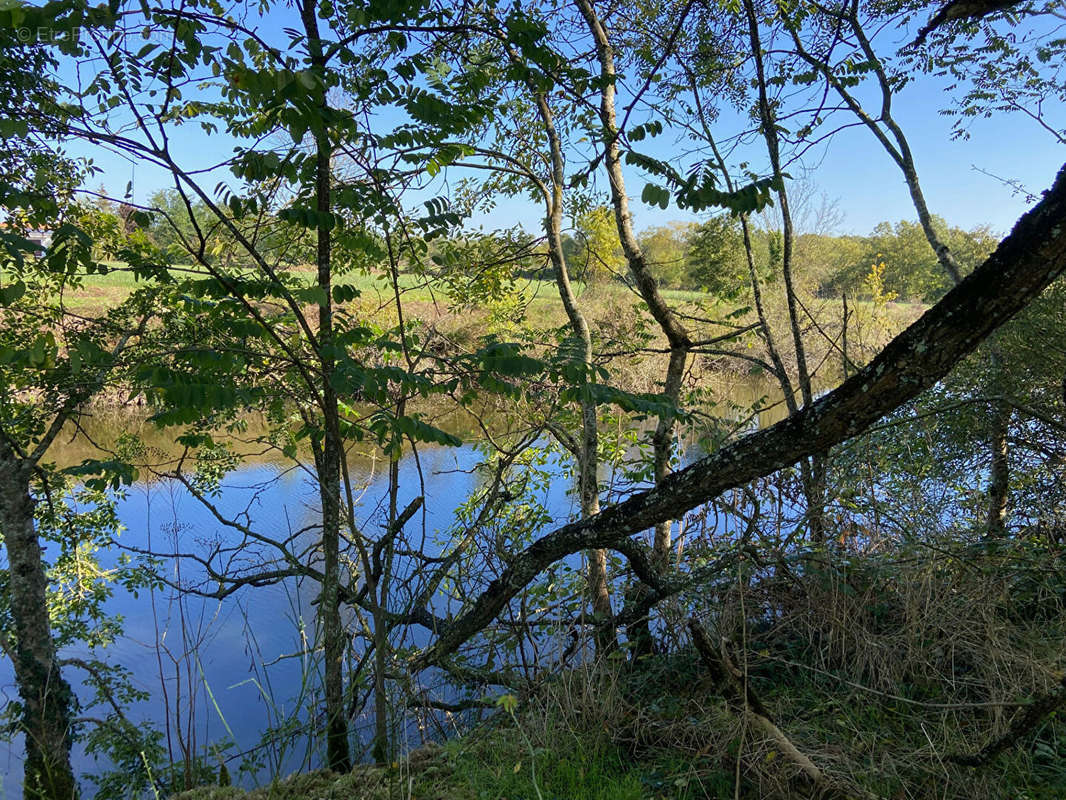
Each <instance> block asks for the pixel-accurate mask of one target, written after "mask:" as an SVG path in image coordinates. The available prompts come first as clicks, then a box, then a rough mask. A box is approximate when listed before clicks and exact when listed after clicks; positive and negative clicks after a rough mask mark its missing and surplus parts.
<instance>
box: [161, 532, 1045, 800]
mask: <svg viewBox="0 0 1066 800" xmlns="http://www.w3.org/2000/svg"><path fill="white" fill-rule="evenodd" d="M796 581H799V582H800V583H799V587H797V584H796ZM744 594H745V597H744V600H743V603H742V604H741V603H740V602H739V599H738V596H737V592H736V590H734V589H730V590H726V591H725V592H724V593H722V594H716V593H715V592H714V591H713V590H710V589H709V588H708V590H706V591H702V592H698V593H697V595H698V596H699V597H700V598H701V599H702V603H698V604H697V605H699V606H701V607H702V608H704V609H705V615H704V617H703V624H704V625H705V626H706V628H707V629H708V630H710V631H711V632H712V633H713V636H712V639H713V640H714V641H715V642H716V643H717V642H719V641H721V642H723V644H722V650H721V653H722V654H723V655H722V656H721V659H722V660H720V661H719V662H717V664H718V669H717V671H716V668H715V662H714V661H713V659H714V656H710V657H708V655H707V654H706V653H705V652H704V653H701V654H700V655H699V656H697V655H696V653H695V652H694V651H693V650H692V649H691V648H690V647H689V646H687V645H682V646H680V647H679V648H678V649H676V650H675V651H674V652H673V653H672V654H670V655H666V656H654V657H647V658H644V659H641V660H640V661H638V662H636V663H632V662H630V663H628V664H625V663H622V662H621V661H620V660H619V659H616V658H608V659H607V660H606V661H605V662H601V663H599V664H597V665H592V666H586V667H576V668H571V669H569V670H548V671H547V672H546V673H545V674H544V675H542V677H540V678H539V679H538V680H537V682H536V683H534V684H533V685H531V686H530V687H529V688H528V689H527V690H526V691H524V692H523V693H522V700H521V702H520V703H519V705H518V707H517V711H516V712H515V713H514V714H509V713H507V712H505V711H497V712H495V713H494V714H492V715H491V716H490V717H489V718H488V719H487V720H486V721H484V722H482V723H481V724H480V725H479V726H477V727H475V728H473V729H472V730H470V731H469V732H468V733H466V734H465V735H463V736H459V737H457V738H455V739H453V740H451V741H449V742H447V743H445V744H444V745H431V746H429V747H425V748H422V749H417V750H415V751H414V752H413V753H412V754H411V755H410V756H407V757H404V758H401V759H400V760H398V761H397V762H396V763H395V764H393V765H391V766H390V767H389V768H376V767H361V768H359V769H358V770H357V771H355V772H353V773H352V774H349V775H344V776H336V775H329V774H325V773H316V774H312V775H300V776H294V777H291V778H289V779H287V780H282V781H280V782H278V783H275V784H274V785H271V786H266V787H263V788H260V789H256V790H254V791H251V792H245V791H242V790H240V789H236V788H233V787H218V786H214V787H203V788H200V789H197V790H194V791H191V792H186V793H183V794H179V795H177V796H176V797H177V798H180V800H238V799H240V800H327V799H329V800H341V798H344V800H359V799H362V800H385V798H389V800H392V799H393V798H411V799H412V800H414V799H416V798H420V799H421V800H435V799H436V800H451V799H452V798H454V799H455V800H500V799H502V798H506V799H507V800H549V799H551V800H636V798H657V799H658V798H676V800H696V799H697V798H710V799H712V800H728V799H730V798H746V799H747V800H756V799H757V798H758V799H759V800H762V798H779V799H780V800H801V799H802V800H809V798H811V797H815V796H818V797H822V798H829V797H832V798H836V799H837V800H842V799H843V798H847V799H848V800H851V798H856V799H860V798H861V799H862V800H872V799H873V798H877V799H878V800H911V798H913V799H914V800H919V799H923V798H937V799H938V800H975V798H980V799H981V800H1057V798H1061V797H1064V796H1066V766H1064V765H1066V720H1064V719H1061V718H1060V715H1061V714H1062V713H1063V712H1062V711H1061V710H1059V711H1058V712H1057V713H1056V709H1062V708H1066V689H1064V688H1063V687H1064V683H1063V681H1064V678H1063V669H1064V666H1066V645H1064V644H1063V642H1064V641H1066V614H1064V613H1063V606H1064V603H1066V546H1063V545H1061V544H1047V545H1043V546H1039V547H1037V546H1035V545H1034V544H1033V543H1032V542H1028V543H1026V542H1018V543H1012V544H1011V545H1009V546H1005V547H1003V548H1002V549H1000V550H998V551H996V552H989V551H988V550H987V548H986V547H984V546H983V545H981V544H980V543H977V544H974V545H966V544H959V543H958V542H951V541H947V540H938V541H936V542H930V543H929V546H928V547H927V546H926V545H919V546H917V547H914V548H910V547H909V546H901V547H899V548H897V549H895V550H893V551H891V552H887V551H886V552H869V553H861V552H852V553H849V554H846V555H845V554H842V553H835V552H833V551H830V552H828V553H826V552H822V553H811V554H810V556H809V557H807V558H805V559H804V560H802V561H800V562H797V563H796V564H795V571H794V572H792V571H790V572H789V573H788V575H785V574H780V575H773V574H769V573H767V574H765V575H763V576H762V577H759V578H753V579H752V582H751V583H750V584H749V585H748V586H747V587H746V588H745V589H744ZM1019 603H1022V607H1020V606H1019ZM741 612H743V615H742V614H741ZM670 624H671V625H672V627H673V628H675V629H679V630H683V629H684V628H685V625H684V620H683V619H679V620H674V621H673V622H672V623H670ZM723 637H724V638H723ZM741 643H745V645H746V646H742V645H741ZM730 650H731V651H732V655H731V656H730V657H731V658H732V659H733V661H734V664H735V665H736V666H735V667H734V668H735V669H736V672H735V673H734V674H736V675H737V676H738V680H739V679H741V676H742V680H744V681H746V682H747V687H748V689H747V691H748V692H749V698H750V699H749V702H750V704H751V705H750V706H749V709H754V711H751V710H748V711H746V710H745V709H744V708H743V707H742V706H741V703H740V701H739V695H737V694H735V693H734V694H732V695H731V693H730V692H729V691H728V690H727V688H726V685H727V681H726V680H724V679H723V678H721V677H720V676H722V675H723V674H725V673H723V672H722V671H721V667H722V666H723V665H728V663H729V662H728V661H727V660H726V656H725V655H724V654H725V653H727V651H730ZM1037 712H1039V713H1037ZM1049 712H1050V713H1049ZM760 715H762V717H761V718H760ZM766 719H769V720H772V722H773V724H774V726H775V727H774V729H773V730H775V731H776V733H771V732H770V731H771V729H770V728H769V727H768V726H767V725H766V724H765V720H766ZM804 759H808V761H807V762H806V763H808V764H813V765H814V766H815V768H816V769H817V770H818V771H819V773H820V774H821V776H822V780H823V781H824V784H822V785H819V787H817V788H818V789H819V791H815V788H816V787H815V786H813V785H812V782H811V780H810V779H809V777H808V773H807V772H806V771H805V769H804ZM819 792H820V793H819Z"/></svg>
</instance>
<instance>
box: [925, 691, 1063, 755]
mask: <svg viewBox="0 0 1066 800" xmlns="http://www.w3.org/2000/svg"><path fill="white" fill-rule="evenodd" d="M1063 705H1066V676H1063V678H1062V680H1061V681H1059V685H1058V686H1056V687H1055V688H1054V689H1052V690H1051V691H1050V692H1048V693H1047V694H1044V695H1041V696H1040V697H1038V698H1037V699H1036V700H1034V701H1033V702H1032V703H1030V704H1029V705H1028V706H1027V707H1026V709H1025V713H1024V714H1022V715H1021V716H1019V717H1018V718H1017V719H1015V720H1014V722H1012V723H1011V726H1010V728H1009V729H1008V730H1007V732H1006V733H1005V734H1003V735H1002V736H1000V737H999V738H998V739H993V740H992V741H991V742H989V743H988V744H986V745H985V746H984V747H982V748H981V749H980V750H978V751H977V752H976V753H956V754H954V755H948V756H945V760H946V761H952V762H954V763H956V764H961V765H962V766H964V767H983V766H984V765H985V764H987V763H989V762H990V761H992V760H993V759H994V758H995V757H996V756H998V755H999V754H1000V753H1002V752H1003V751H1005V750H1009V749H1010V748H1011V747H1014V746H1015V745H1016V744H1017V743H1018V742H1019V741H1021V739H1022V738H1024V737H1025V736H1027V735H1029V734H1030V733H1031V732H1032V731H1033V729H1034V728H1036V726H1037V725H1039V724H1040V723H1041V722H1043V721H1044V720H1045V719H1046V718H1047V717H1048V716H1049V715H1051V714H1053V713H1054V712H1056V711H1058V710H1059V709H1060V708H1062V706H1063Z"/></svg>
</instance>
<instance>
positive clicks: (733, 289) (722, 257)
mask: <svg viewBox="0 0 1066 800" xmlns="http://www.w3.org/2000/svg"><path fill="white" fill-rule="evenodd" d="M686 259H687V261H688V273H689V275H690V276H691V280H692V281H694V282H695V284H696V285H697V286H699V287H701V288H703V289H706V290H707V291H708V292H710V293H711V294H713V295H715V296H716V297H722V298H725V299H731V298H735V297H737V296H738V295H739V294H740V293H742V292H743V291H744V289H745V288H746V287H747V285H748V269H747V267H748V265H747V261H746V259H745V256H744V239H743V234H742V233H741V230H740V222H739V221H738V220H737V219H736V218H735V217H733V216H731V215H728V214H726V215H721V216H717V217H712V218H711V219H709V220H707V221H706V222H704V223H701V224H700V226H699V227H698V228H696V229H695V230H694V231H693V232H692V233H691V234H690V236H689V239H688V252H687V253H686Z"/></svg>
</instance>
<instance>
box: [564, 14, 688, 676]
mask: <svg viewBox="0 0 1066 800" xmlns="http://www.w3.org/2000/svg"><path fill="white" fill-rule="evenodd" d="M577 5H578V10H579V11H580V12H581V15H582V17H583V18H584V20H585V24H586V25H587V27H588V29H589V32H590V33H591V34H592V38H593V40H594V41H595V43H596V59H597V61H598V63H599V67H600V78H601V84H600V104H599V117H600V125H601V130H600V135H601V137H602V144H603V164H604V169H605V170H606V172H607V177H608V180H609V183H610V191H611V207H612V209H613V210H614V218H615V227H616V228H617V230H618V241H619V243H620V244H621V245H622V252H623V253H624V254H625V258H626V264H627V265H628V267H629V274H630V276H631V277H632V278H633V282H634V284H635V285H636V288H637V291H638V292H639V293H640V296H641V298H642V299H643V300H644V302H645V303H646V304H647V306H648V310H649V312H650V313H651V315H652V317H653V318H654V319H655V321H656V323H658V325H659V328H660V329H661V330H662V332H663V335H664V336H665V337H666V340H667V342H668V344H669V346H670V360H669V363H668V365H667V370H666V377H665V380H664V381H663V395H664V396H665V397H666V399H667V401H668V402H669V404H670V406H671V409H670V410H668V411H666V412H665V413H663V414H661V415H660V416H659V419H658V421H657V424H656V427H655V433H654V434H653V436H652V451H653V467H654V476H655V483H656V485H659V484H661V483H662V482H663V481H664V480H665V479H666V478H667V477H668V476H669V475H670V473H671V472H672V470H671V467H670V461H671V457H672V456H673V448H674V432H675V429H676V409H677V407H678V406H679V405H680V402H681V384H682V380H683V378H684V375H685V370H686V368H687V365H688V357H689V353H690V352H691V350H692V346H693V345H692V339H691V338H690V336H689V333H688V330H687V329H686V328H685V326H684V325H683V324H682V323H681V320H680V319H679V318H678V315H677V314H675V313H674V311H673V309H671V308H670V307H669V305H668V304H667V303H666V301H665V300H664V299H663V297H662V294H661V293H660V292H659V287H658V283H657V281H656V280H655V277H654V276H653V275H652V273H651V270H650V269H649V268H648V262H647V259H646V258H645V255H644V251H643V249H642V248H641V246H640V242H639V241H638V240H637V235H636V231H635V230H634V227H633V216H632V213H631V212H630V210H629V197H628V196H627V195H626V185H625V177H624V175H623V171H622V152H621V147H620V146H619V137H620V135H621V133H622V131H620V130H619V127H618V117H617V110H616V108H615V101H616V96H617V94H616V90H615V83H616V81H617V79H618V73H617V69H616V66H615V60H614V48H613V46H612V44H611V40H610V36H609V33H608V30H607V28H606V26H605V25H604V23H603V21H602V20H601V19H600V17H599V16H598V14H597V13H596V9H595V8H594V7H593V4H592V0H578V4H577ZM672 530H673V520H670V519H664V520H661V521H659V522H658V523H656V525H655V536H654V539H653V544H652V550H653V553H654V556H655V564H654V566H655V568H656V569H658V570H663V569H665V568H666V567H667V565H668V562H669V555H670V547H671V543H672V542H671V531H672ZM649 591H650V587H648V586H645V585H643V584H638V585H637V586H636V587H635V589H634V592H633V596H632V598H631V602H632V603H634V604H639V603H640V601H641V599H642V597H644V596H645V595H646V594H647V593H648V592H649ZM628 633H629V637H630V639H631V640H632V643H633V651H634V655H635V656H641V655H650V654H652V653H653V652H654V651H655V640H654V639H653V637H652V634H651V625H650V620H649V618H648V617H647V616H645V617H642V618H641V619H639V620H637V621H635V622H634V623H633V624H631V625H630V626H629V629H628Z"/></svg>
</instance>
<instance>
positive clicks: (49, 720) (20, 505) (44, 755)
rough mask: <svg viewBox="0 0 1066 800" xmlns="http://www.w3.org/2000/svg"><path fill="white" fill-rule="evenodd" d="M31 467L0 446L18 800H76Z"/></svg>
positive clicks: (0, 524)
mask: <svg viewBox="0 0 1066 800" xmlns="http://www.w3.org/2000/svg"><path fill="white" fill-rule="evenodd" d="M30 473H31V467H30V466H29V464H28V463H27V462H22V461H19V460H17V459H16V458H15V457H14V454H13V453H12V452H11V450H10V449H9V448H8V447H7V445H4V444H2V443H0V533H2V535H3V540H4V547H5V549H6V550H7V560H8V573H9V576H8V593H9V601H10V603H11V616H12V618H13V620H14V623H15V636H16V643H15V680H16V682H17V683H18V691H19V697H20V698H21V700H22V726H21V727H22V732H23V734H24V735H25V738H26V762H25V765H24V773H23V790H22V792H23V797H24V798H25V800H72V798H76V797H77V796H78V789H77V782H76V781H75V779H74V773H73V771H72V769H71V766H70V745H71V729H70V728H71V708H72V705H73V702H74V695H73V693H72V692H71V689H70V685H69V684H68V683H67V682H66V680H65V679H64V678H63V676H62V675H61V674H60V670H59V662H58V659H57V657H56V650H55V642H54V640H53V639H52V626H51V623H50V621H49V617H48V596H47V591H48V576H47V575H46V574H45V569H44V562H43V561H42V560H41V546H40V543H39V542H38V540H37V532H36V530H35V528H34V520H33V509H34V500H33V498H32V496H31V495H30Z"/></svg>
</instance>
